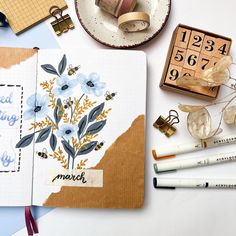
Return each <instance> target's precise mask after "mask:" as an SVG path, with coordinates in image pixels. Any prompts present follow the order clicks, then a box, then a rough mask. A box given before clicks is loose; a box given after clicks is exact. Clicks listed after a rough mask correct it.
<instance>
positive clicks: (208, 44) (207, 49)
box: [201, 35, 216, 56]
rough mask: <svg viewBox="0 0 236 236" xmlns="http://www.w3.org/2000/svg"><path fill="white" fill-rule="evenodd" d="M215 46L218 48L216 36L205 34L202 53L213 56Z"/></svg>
mask: <svg viewBox="0 0 236 236" xmlns="http://www.w3.org/2000/svg"><path fill="white" fill-rule="evenodd" d="M215 48H216V38H215V37H211V36H209V35H205V37H204V40H203V45H202V51H201V53H203V54H205V55H209V56H213V53H214V49H215Z"/></svg>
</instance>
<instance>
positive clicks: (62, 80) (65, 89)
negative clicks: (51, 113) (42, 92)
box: [53, 75, 79, 97]
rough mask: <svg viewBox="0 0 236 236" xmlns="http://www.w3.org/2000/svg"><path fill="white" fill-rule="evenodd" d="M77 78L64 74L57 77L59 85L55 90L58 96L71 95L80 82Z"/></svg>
mask: <svg viewBox="0 0 236 236" xmlns="http://www.w3.org/2000/svg"><path fill="white" fill-rule="evenodd" d="M78 83H79V82H78V80H76V79H68V78H67V77H66V76H64V75H62V76H61V77H59V78H58V79H57V85H58V87H57V88H55V89H54V90H53V92H54V94H55V95H56V96H63V97H69V96H70V95H71V94H72V93H73V88H74V87H76V85H77V84H78Z"/></svg>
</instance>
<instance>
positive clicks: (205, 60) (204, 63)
mask: <svg viewBox="0 0 236 236" xmlns="http://www.w3.org/2000/svg"><path fill="white" fill-rule="evenodd" d="M211 58H212V57H211V56H208V55H204V54H200V56H199V60H198V63H197V68H196V72H197V73H199V74H202V72H203V71H204V70H207V69H209V68H211V67H212V66H213V65H212V63H211Z"/></svg>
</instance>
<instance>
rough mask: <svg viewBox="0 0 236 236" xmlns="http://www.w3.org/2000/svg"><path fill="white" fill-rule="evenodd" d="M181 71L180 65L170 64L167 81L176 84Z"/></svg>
mask: <svg viewBox="0 0 236 236" xmlns="http://www.w3.org/2000/svg"><path fill="white" fill-rule="evenodd" d="M181 71H182V68H181V67H180V66H176V65H172V64H170V66H169V69H168V73H167V75H166V83H167V84H171V85H176V80H177V79H178V78H179V77H180V75H181Z"/></svg>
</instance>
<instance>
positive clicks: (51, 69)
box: [41, 64, 58, 75]
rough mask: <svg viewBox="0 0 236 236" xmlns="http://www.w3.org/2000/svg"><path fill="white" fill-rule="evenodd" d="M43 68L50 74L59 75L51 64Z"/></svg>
mask: <svg viewBox="0 0 236 236" xmlns="http://www.w3.org/2000/svg"><path fill="white" fill-rule="evenodd" d="M41 67H42V68H43V69H44V70H45V71H46V72H47V73H49V74H53V75H58V73H57V70H56V69H55V68H54V67H53V66H52V65H50V64H45V65H41Z"/></svg>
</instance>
